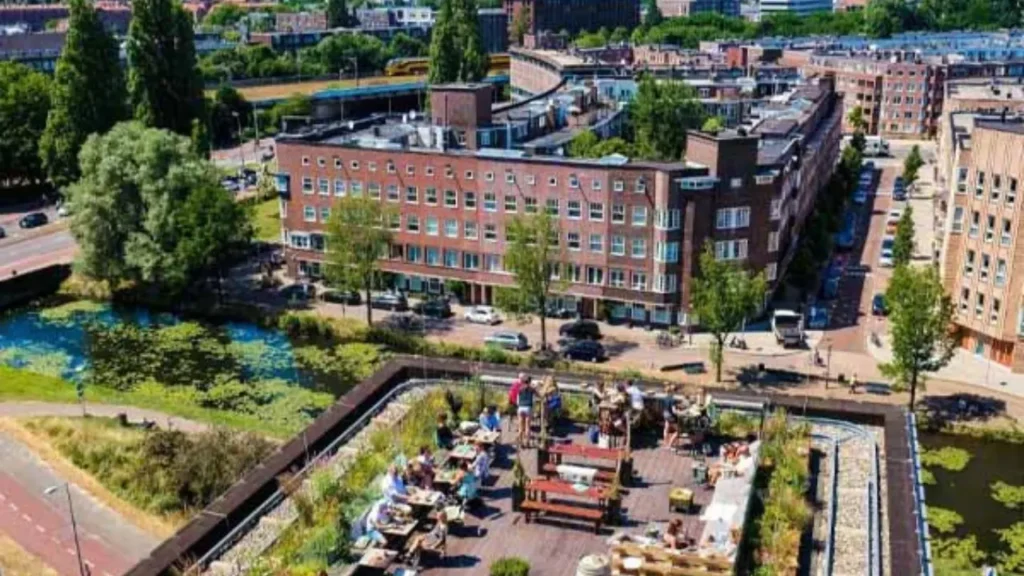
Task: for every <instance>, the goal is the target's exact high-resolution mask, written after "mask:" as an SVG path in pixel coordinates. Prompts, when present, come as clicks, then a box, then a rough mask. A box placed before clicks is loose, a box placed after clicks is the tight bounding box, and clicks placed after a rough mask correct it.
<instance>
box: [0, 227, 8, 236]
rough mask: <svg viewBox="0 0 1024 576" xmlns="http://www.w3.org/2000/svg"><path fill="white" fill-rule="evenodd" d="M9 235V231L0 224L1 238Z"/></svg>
mask: <svg viewBox="0 0 1024 576" xmlns="http://www.w3.org/2000/svg"><path fill="white" fill-rule="evenodd" d="M5 236H7V232H4V228H3V226H0V238H3V237H5Z"/></svg>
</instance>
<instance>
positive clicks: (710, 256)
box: [690, 241, 767, 382]
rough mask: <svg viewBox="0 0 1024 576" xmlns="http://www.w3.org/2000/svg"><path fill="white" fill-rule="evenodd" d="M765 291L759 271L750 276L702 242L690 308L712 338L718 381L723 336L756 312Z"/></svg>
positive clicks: (707, 243)
mask: <svg viewBox="0 0 1024 576" xmlns="http://www.w3.org/2000/svg"><path fill="white" fill-rule="evenodd" d="M766 291H767V283H766V282H765V279H764V274H763V273H758V274H757V275H756V276H751V275H750V273H749V272H748V271H747V270H744V269H743V268H741V267H739V266H738V265H736V264H735V263H733V262H730V261H728V260H719V259H718V258H716V257H715V251H714V247H713V245H712V244H711V242H710V241H708V242H705V243H704V250H703V251H702V252H701V255H700V271H699V274H698V275H697V277H696V278H695V279H694V282H693V295H692V296H691V306H690V308H691V311H692V312H693V313H694V314H696V316H697V321H698V322H700V325H701V326H703V327H704V329H705V330H707V331H708V332H710V333H711V336H712V338H714V343H713V344H712V346H711V362H712V363H713V364H714V365H715V378H716V380H717V381H718V382H721V381H722V361H723V360H724V355H723V351H724V349H725V339H726V337H727V336H728V335H729V333H730V332H733V331H735V330H736V329H737V328H739V327H740V325H741V324H742V323H743V321H744V320H745V319H747V318H749V317H750V316H752V315H754V314H755V313H756V312H757V310H758V307H759V306H760V305H761V302H762V301H763V300H764V295H765V292H766Z"/></svg>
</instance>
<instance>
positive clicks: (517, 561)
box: [490, 556, 530, 576]
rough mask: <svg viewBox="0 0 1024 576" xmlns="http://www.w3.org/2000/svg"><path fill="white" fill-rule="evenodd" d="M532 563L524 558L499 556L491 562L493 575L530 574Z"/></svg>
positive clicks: (513, 575)
mask: <svg viewBox="0 0 1024 576" xmlns="http://www.w3.org/2000/svg"><path fill="white" fill-rule="evenodd" d="M529 574H530V563H529V562H527V561H526V560H523V559H522V558H516V557H514V556H513V557H508V558H499V559H497V560H495V561H494V563H493V564H491V572H490V575H491V576H528V575H529Z"/></svg>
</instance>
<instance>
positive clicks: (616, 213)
mask: <svg viewBox="0 0 1024 576" xmlns="http://www.w3.org/2000/svg"><path fill="white" fill-rule="evenodd" d="M625 223H626V207H625V206H624V205H622V204H612V224H625Z"/></svg>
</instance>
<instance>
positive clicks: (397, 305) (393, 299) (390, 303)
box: [370, 292, 409, 312]
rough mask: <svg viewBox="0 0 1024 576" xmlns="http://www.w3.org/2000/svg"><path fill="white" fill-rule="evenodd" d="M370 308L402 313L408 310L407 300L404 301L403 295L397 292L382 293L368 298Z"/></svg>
mask: <svg viewBox="0 0 1024 576" xmlns="http://www.w3.org/2000/svg"><path fill="white" fill-rule="evenodd" d="M370 306H373V307H374V308H380V309H383V310H394V311H396V312H403V311H405V310H408V309H409V300H408V299H406V297H405V294H401V293H399V292H384V293H382V294H374V295H373V297H372V298H370Z"/></svg>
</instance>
